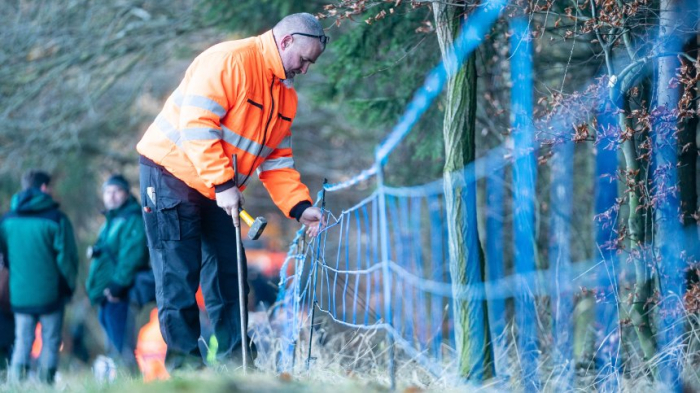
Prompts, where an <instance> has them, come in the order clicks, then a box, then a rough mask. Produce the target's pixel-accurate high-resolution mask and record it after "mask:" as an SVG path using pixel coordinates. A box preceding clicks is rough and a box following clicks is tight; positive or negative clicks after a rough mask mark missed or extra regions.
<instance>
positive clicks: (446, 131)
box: [433, 2, 494, 380]
mask: <svg viewBox="0 0 700 393" xmlns="http://www.w3.org/2000/svg"><path fill="white" fill-rule="evenodd" d="M433 11H434V14H435V26H436V30H437V36H438V42H439V43H440V49H441V52H442V57H443V61H444V62H445V63H446V64H448V67H447V68H448V75H449V76H450V79H449V81H448V82H447V86H446V89H445V92H446V93H445V94H446V97H445V119H444V125H443V138H444V143H445V167H444V178H445V201H446V209H447V217H449V219H448V220H447V227H448V236H449V256H450V273H451V276H452V285H453V293H454V295H455V300H454V307H455V308H454V315H455V341H456V343H457V354H458V356H459V372H460V375H461V376H462V377H465V378H470V379H476V380H479V379H482V378H490V377H492V376H493V374H494V372H493V350H492V346H491V337H490V329H489V324H488V313H487V303H486V301H485V300H473V299H470V298H466V297H465V296H464V295H465V294H466V292H465V291H464V290H463V289H464V288H465V286H468V285H475V284H478V283H481V282H483V280H484V272H485V266H484V265H485V258H484V252H483V250H482V248H481V243H480V242H479V236H478V230H477V220H476V183H474V182H472V183H469V184H465V183H464V174H463V172H462V168H464V167H465V165H467V164H469V163H471V162H473V161H474V156H475V146H474V145H475V135H476V132H475V128H476V62H475V56H474V54H472V55H470V56H469V58H468V59H467V61H466V63H465V64H464V67H462V68H461V69H457V68H456V67H454V66H452V67H450V66H449V64H452V65H454V63H455V59H454V58H450V54H449V49H450V48H451V47H452V45H453V42H454V39H455V37H456V33H457V31H458V30H459V26H460V18H459V15H460V14H461V13H462V12H463V11H464V8H462V7H455V6H451V5H445V4H444V3H437V2H435V3H433Z"/></svg>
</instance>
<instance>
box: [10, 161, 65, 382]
mask: <svg viewBox="0 0 700 393" xmlns="http://www.w3.org/2000/svg"><path fill="white" fill-rule="evenodd" d="M50 183H51V176H49V175H48V174H47V173H45V172H41V171H35V170H31V171H29V172H28V173H27V174H25V175H24V177H23V178H22V191H20V192H19V193H17V194H15V195H14V196H13V197H12V202H11V205H10V211H9V212H8V213H6V214H5V215H4V216H3V217H2V219H1V220H0V252H2V253H3V254H4V255H5V256H6V262H7V264H8V266H9V271H10V275H9V282H10V306H11V307H12V311H13V312H14V315H15V345H14V351H13V353H12V361H11V365H10V372H9V380H10V381H20V380H23V379H25V378H26V377H27V375H28V372H29V367H30V363H29V362H30V354H31V350H32V344H33V343H34V339H35V331H36V327H37V323H41V340H42V349H41V355H40V357H39V378H40V380H41V381H43V382H47V383H53V381H54V378H55V376H56V370H57V368H58V351H59V348H60V345H61V331H62V328H63V315H64V309H65V305H66V304H67V303H68V301H69V300H70V297H71V295H72V294H73V291H74V290H75V280H76V276H77V270H78V255H77V247H76V245H75V238H74V236H73V227H72V225H71V223H70V221H69V220H68V217H66V215H65V214H64V213H63V212H61V211H60V210H59V209H58V203H57V202H56V201H54V199H53V198H52V196H51V186H50Z"/></svg>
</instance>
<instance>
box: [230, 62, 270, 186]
mask: <svg viewBox="0 0 700 393" xmlns="http://www.w3.org/2000/svg"><path fill="white" fill-rule="evenodd" d="M274 86H275V76H274V75H273V76H272V83H270V101H272V108H270V115H269V116H268V117H267V124H265V132H264V133H263V138H262V142H260V150H258V154H256V155H255V159H254V160H253V164H252V165H251V166H250V170H249V171H248V175H246V177H245V179H244V180H243V182H242V183H241V186H242V185H244V184H245V183H246V182H247V181H248V179H249V178H250V175H251V174H252V173H253V168H255V163H256V162H257V161H258V157H260V155H261V154H262V151H263V149H264V148H265V141H266V140H267V131H268V128H269V127H270V122H271V121H272V114H273V113H275V96H274V94H272V88H273V87H274ZM236 175H237V174H236ZM239 187H240V186H239Z"/></svg>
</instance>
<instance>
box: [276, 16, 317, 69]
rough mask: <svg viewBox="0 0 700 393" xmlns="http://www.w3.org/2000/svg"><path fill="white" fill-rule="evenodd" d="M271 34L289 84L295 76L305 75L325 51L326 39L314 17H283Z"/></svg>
mask: <svg viewBox="0 0 700 393" xmlns="http://www.w3.org/2000/svg"><path fill="white" fill-rule="evenodd" d="M272 34H273V35H274V36H275V41H276V42H277V50H278V51H279V54H280V57H281V58H282V65H283V66H284V71H285V74H286V78H287V80H289V81H290V82H291V81H292V80H294V76H296V75H297V74H306V71H307V70H308V68H309V66H310V65H311V64H314V63H315V62H316V59H318V57H319V56H320V55H321V53H323V50H324V49H326V42H327V39H328V37H326V35H325V33H324V32H323V27H322V26H321V24H320V23H319V22H318V20H317V19H316V17H314V16H313V15H311V14H307V13H299V14H292V15H289V16H287V17H285V18H284V19H282V20H281V21H279V22H278V23H277V25H275V27H274V28H273V29H272Z"/></svg>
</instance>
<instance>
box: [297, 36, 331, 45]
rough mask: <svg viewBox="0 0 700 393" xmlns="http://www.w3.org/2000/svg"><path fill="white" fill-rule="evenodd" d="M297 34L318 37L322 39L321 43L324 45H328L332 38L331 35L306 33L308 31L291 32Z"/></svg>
mask: <svg viewBox="0 0 700 393" xmlns="http://www.w3.org/2000/svg"><path fill="white" fill-rule="evenodd" d="M295 34H296V35H303V36H304V37H311V38H318V40H319V41H321V43H322V44H323V45H326V44H327V43H328V41H330V40H331V37H329V36H327V35H314V34H306V33H291V34H290V35H295Z"/></svg>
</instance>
